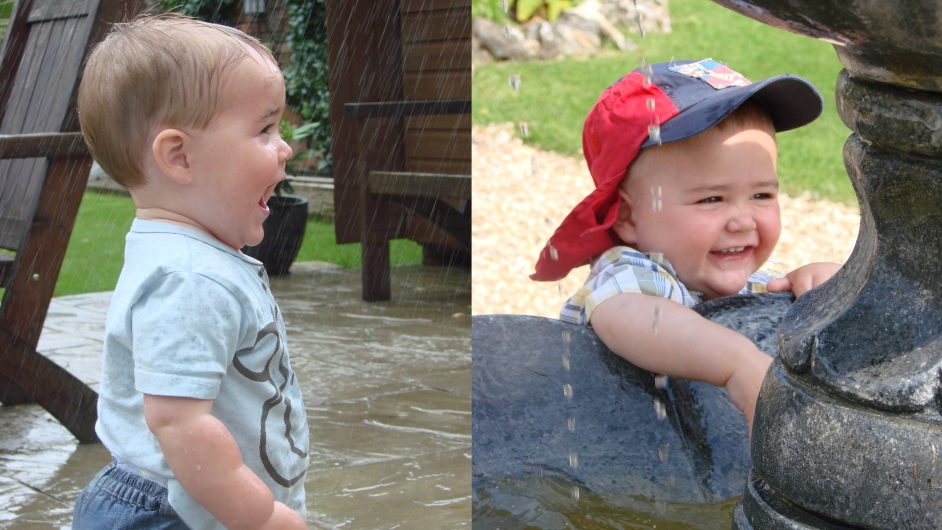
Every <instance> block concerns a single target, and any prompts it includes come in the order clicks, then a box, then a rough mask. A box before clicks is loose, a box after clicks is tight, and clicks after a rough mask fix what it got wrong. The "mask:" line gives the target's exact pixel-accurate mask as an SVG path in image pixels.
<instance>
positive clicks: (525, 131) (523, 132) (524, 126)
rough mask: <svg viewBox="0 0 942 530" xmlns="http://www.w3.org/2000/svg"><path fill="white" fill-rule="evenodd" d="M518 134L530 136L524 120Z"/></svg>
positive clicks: (525, 136)
mask: <svg viewBox="0 0 942 530" xmlns="http://www.w3.org/2000/svg"><path fill="white" fill-rule="evenodd" d="M520 134H521V135H523V137H524V138H529V137H530V126H529V125H528V124H527V122H525V121H522V122H520ZM658 143H660V141H658Z"/></svg>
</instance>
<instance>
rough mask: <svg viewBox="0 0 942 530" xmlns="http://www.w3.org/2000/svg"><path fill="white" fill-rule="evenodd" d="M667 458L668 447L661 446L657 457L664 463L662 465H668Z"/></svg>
mask: <svg viewBox="0 0 942 530" xmlns="http://www.w3.org/2000/svg"><path fill="white" fill-rule="evenodd" d="M667 456H668V455H667V446H666V445H662V446H660V447H658V448H657V457H658V458H659V459H660V460H661V463H662V464H666V463H667Z"/></svg>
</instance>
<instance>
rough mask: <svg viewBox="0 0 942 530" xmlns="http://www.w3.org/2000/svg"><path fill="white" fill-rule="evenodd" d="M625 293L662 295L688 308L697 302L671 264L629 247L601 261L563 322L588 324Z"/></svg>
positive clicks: (565, 308)
mask: <svg viewBox="0 0 942 530" xmlns="http://www.w3.org/2000/svg"><path fill="white" fill-rule="evenodd" d="M622 293H639V294H645V295H648V296H658V297H661V298H666V299H668V300H673V301H675V302H677V303H679V304H683V305H688V306H689V305H693V304H695V303H696V300H695V299H693V298H692V297H691V295H690V294H689V293H688V292H687V290H686V288H684V287H683V284H681V283H680V281H679V280H678V279H677V278H676V276H675V275H674V273H673V268H672V267H671V266H670V264H669V263H666V261H664V262H662V263H658V262H655V261H653V260H651V258H649V257H648V256H646V255H645V254H642V253H640V252H637V251H634V250H633V249H630V248H628V247H616V248H614V249H611V250H609V251H608V252H606V253H605V254H603V255H602V256H601V257H600V258H599V261H598V262H597V263H596V264H595V265H594V266H593V270H592V273H591V275H590V277H589V279H588V280H587V281H586V283H585V285H583V286H582V288H581V289H579V291H578V292H576V294H574V295H573V296H572V297H571V298H570V299H569V300H568V301H567V302H566V304H565V305H564V306H563V309H562V311H561V312H560V319H561V320H564V321H567V322H573V323H577V324H588V323H589V321H590V320H591V318H592V313H593V312H594V311H595V308H596V307H598V305H599V304H601V303H602V302H604V301H605V300H608V299H609V298H612V297H613V296H616V295H618V294H622Z"/></svg>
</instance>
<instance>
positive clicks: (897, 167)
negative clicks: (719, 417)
mask: <svg viewBox="0 0 942 530" xmlns="http://www.w3.org/2000/svg"><path fill="white" fill-rule="evenodd" d="M715 1H717V3H719V4H721V5H725V6H726V7H729V8H730V9H733V10H735V11H739V12H741V13H743V14H745V15H747V16H750V17H752V18H755V19H757V20H760V21H762V22H766V23H769V24H771V25H773V26H777V27H781V28H783V29H787V30H790V31H794V32H796V33H800V34H804V35H808V36H812V37H816V38H821V39H826V40H828V41H830V42H832V43H834V45H835V50H836V51H837V54H838V57H839V58H840V60H841V63H842V64H843V65H844V68H845V70H844V71H843V72H842V73H841V74H840V78H839V81H838V86H837V110H838V112H839V114H840V116H841V118H842V119H843V120H844V123H845V124H847V126H848V127H849V128H850V129H851V130H853V131H854V134H852V135H851V136H850V138H848V140H847V143H846V144H845V146H844V162H845V166H846V168H847V172H848V175H849V176H850V179H851V182H852V183H853V186H854V189H855V190H856V193H857V197H858V200H859V202H860V212H861V228H860V235H859V238H858V241H857V246H856V248H855V249H854V252H853V254H852V255H851V257H850V259H849V260H848V262H847V264H846V265H845V266H844V268H843V269H841V271H840V272H838V273H837V274H836V275H835V276H834V278H832V279H831V280H830V281H829V282H827V283H826V284H824V285H823V286H822V287H821V288H819V289H816V290H814V291H811V292H809V293H808V294H807V295H805V296H803V297H802V298H800V299H799V300H798V301H797V302H796V303H795V304H794V305H793V306H792V308H791V309H790V310H789V312H788V313H787V314H786V316H785V319H784V320H783V323H782V326H781V328H780V335H779V357H778V361H776V362H775V363H774V364H773V368H772V370H770V371H769V374H768V375H767V377H766V380H765V382H764V383H763V388H762V392H761V394H760V397H759V403H758V407H757V412H756V420H755V425H754V429H753V449H752V454H753V466H754V467H753V471H752V474H751V477H750V483H749V485H748V486H747V488H746V492H745V495H744V497H743V502H742V503H741V504H740V505H739V506H738V507H737V512H736V515H735V518H734V523H733V525H734V528H764V529H767V528H845V527H854V528H940V527H942V489H940V485H942V454H940V453H939V452H940V451H942V414H940V404H942V401H940V398H939V389H940V388H939V387H940V371H942V158H940V155H942V94H940V93H939V92H940V91H942V24H940V21H942V4H940V3H939V2H932V1H928V0H927V1H921V0H915V1H910V2H899V3H891V2H874V3H867V4H865V3H861V2H843V1H836V0H832V1H824V2H821V1H818V0H814V1H812V0H790V1H785V0H781V1H779V0H757V1H754V0H746V1H743V0H715Z"/></svg>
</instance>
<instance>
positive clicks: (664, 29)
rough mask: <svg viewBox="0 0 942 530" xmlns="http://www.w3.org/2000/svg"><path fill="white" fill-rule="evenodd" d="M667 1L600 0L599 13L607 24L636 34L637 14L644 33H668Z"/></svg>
mask: <svg viewBox="0 0 942 530" xmlns="http://www.w3.org/2000/svg"><path fill="white" fill-rule="evenodd" d="M667 2H668V0H601V4H602V5H601V7H600V11H601V13H602V15H604V16H605V18H606V19H608V21H609V22H611V23H612V24H614V25H615V26H618V27H620V28H625V29H627V30H628V31H630V32H631V33H634V34H636V35H637V34H638V33H639V30H638V13H640V14H641V21H642V22H641V23H642V25H643V26H644V31H645V33H670V32H671V17H670V12H669V10H668V4H667Z"/></svg>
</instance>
